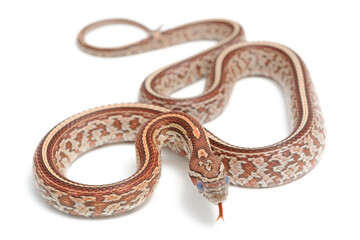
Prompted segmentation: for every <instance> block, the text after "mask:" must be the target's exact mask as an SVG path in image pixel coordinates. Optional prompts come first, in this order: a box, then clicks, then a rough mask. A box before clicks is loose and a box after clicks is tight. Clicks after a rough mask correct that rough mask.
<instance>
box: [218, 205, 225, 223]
mask: <svg viewBox="0 0 360 240" xmlns="http://www.w3.org/2000/svg"><path fill="white" fill-rule="evenodd" d="M218 206H219V216H218V218H217V219H216V221H217V220H219V219H220V218H221V219H222V220H223V221H224V214H223V208H222V204H221V203H219V204H218Z"/></svg>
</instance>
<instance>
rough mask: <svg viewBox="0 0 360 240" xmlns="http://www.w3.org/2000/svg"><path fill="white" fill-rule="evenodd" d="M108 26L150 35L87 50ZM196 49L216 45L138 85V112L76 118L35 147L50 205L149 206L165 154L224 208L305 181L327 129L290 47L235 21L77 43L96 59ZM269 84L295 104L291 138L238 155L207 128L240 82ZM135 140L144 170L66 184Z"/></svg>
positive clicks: (81, 38) (82, 209)
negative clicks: (72, 173)
mask: <svg viewBox="0 0 360 240" xmlns="http://www.w3.org/2000/svg"><path fill="white" fill-rule="evenodd" d="M108 24H131V25H134V26H137V27H139V28H141V29H143V30H144V31H146V32H147V33H148V34H149V36H148V37H147V38H145V39H143V40H141V41H138V42H135V43H132V44H129V45H125V46H121V47H117V48H99V47H95V46H92V45H89V44H88V43H87V42H86V41H85V35H86V34H87V33H88V32H89V31H91V30H93V29H95V28H98V27H101V26H104V25H108ZM196 40H216V41H217V44H216V45H214V46H213V47H211V48H209V49H207V50H205V51H202V52H200V53H198V54H196V55H193V56H191V57H189V58H186V59H184V60H181V61H179V62H176V63H173V64H171V65H168V66H166V67H163V68H161V69H159V70H157V71H155V72H153V73H152V74H150V75H149V76H148V77H147V78H146V79H145V81H144V82H143V84H142V85H141V89H140V94H139V103H124V104H112V105H106V106H101V107H96V108H93V109H90V110H87V111H84V112H81V113H79V114H76V115H74V116H72V117H70V118H68V119H66V120H64V121H63V122H61V123H60V124H58V125H57V126H55V127H54V128H53V129H52V130H50V132H49V133H48V134H46V136H45V137H44V138H43V139H42V141H41V142H40V144H39V145H38V147H37V149H36V151H35V155H34V164H33V172H34V176H35V181H36V185H37V188H38V190H39V192H40V194H41V195H42V197H43V198H45V199H46V200H47V201H48V202H49V203H50V205H52V206H54V207H55V208H57V209H58V210H60V211H62V212H65V213H69V214H71V215H76V216H86V217H98V216H109V215H114V214H118V213H121V212H125V211H127V210H129V209H132V208H134V207H136V206H138V205H140V204H141V203H143V202H144V201H145V200H146V199H148V198H149V197H150V196H151V194H152V192H153V190H154V188H155V186H156V185H157V183H158V181H159V178H160V172H161V155H160V150H161V148H162V147H168V148H170V149H171V150H173V151H175V152H176V153H179V154H181V155H182V156H185V157H186V158H188V159H189V167H188V175H189V177H190V180H191V182H192V183H193V185H194V186H195V187H196V188H197V190H198V191H199V193H200V194H201V195H202V196H204V197H205V198H206V199H208V200H209V201H210V202H212V203H214V204H217V205H218V206H219V212H220V213H219V217H221V218H222V205H221V204H222V202H223V201H225V200H226V198H227V194H228V186H229V185H230V184H231V185H236V186H240V187H249V188H263V187H271V186H279V185H282V184H285V183H289V182H291V181H294V180H296V179H298V178H300V177H301V176H303V175H305V174H306V173H308V172H309V171H310V170H311V169H312V168H313V167H314V166H316V164H317V163H318V161H319V159H320V155H321V153H322V151H323V149H324V146H325V129H324V121H323V118H322V115H321V111H320V107H319V103H318V99H317V96H316V93H315V90H314V87H313V84H312V82H311V79H310V76H309V73H308V71H307V69H306V66H305V64H304V62H303V61H302V60H301V59H300V57H299V56H298V55H297V54H296V53H295V52H293V51H292V50H290V49H289V48H287V47H285V46H283V45H280V44H277V43H269V42H247V41H245V35H244V31H243V29H242V27H241V26H240V25H239V24H238V23H236V22H233V21H229V20H216V19H214V20H204V21H197V22H192V23H189V24H185V25H181V26H178V27H176V28H172V29H170V30H166V31H160V29H157V30H155V31H152V30H150V29H148V28H146V27H145V26H143V25H141V24H139V23H136V22H133V21H130V20H125V19H110V20H103V21H99V22H96V23H93V24H90V25H88V26H87V27H85V28H84V29H83V30H81V32H80V33H79V35H78V45H79V47H80V48H81V49H82V50H83V51H85V52H87V53H89V54H93V55H98V56H104V57H114V56H126V55H131V54H137V53H141V52H146V51H150V50H154V49H159V48H164V47H168V46H172V45H176V44H181V43H184V42H189V41H196ZM249 76H263V77H266V78H270V79H273V80H274V81H276V82H278V83H279V84H280V85H281V86H282V88H283V89H284V92H285V94H286V98H287V100H288V102H289V107H290V115H291V121H292V132H291V133H290V135H289V136H288V137H286V138H285V139H283V140H282V141H280V142H277V143H275V144H272V145H269V146H265V147H258V148H243V147H238V146H235V145H232V144H229V143H226V142H225V141H223V140H221V139H219V138H217V137H216V136H215V135H214V134H212V133H210V132H209V131H208V130H206V129H205V128H203V127H202V125H201V124H202V123H206V122H208V121H210V120H212V119H214V118H216V117H217V116H219V115H220V114H221V112H222V111H223V110H224V108H225V106H226V104H227V103H228V100H229V97H230V95H231V91H232V89H233V86H234V84H235V82H236V81H237V80H238V79H241V78H245V77H249ZM202 78H206V86H205V90H204V92H203V93H202V94H200V95H199V96H196V97H191V98H182V99H178V98H172V97H170V94H171V93H173V92H175V91H177V90H179V89H181V88H183V87H186V86H188V85H190V84H192V83H194V82H196V81H198V80H200V79H202ZM128 141H134V142H135V144H136V156H137V171H136V173H134V174H133V175H132V176H130V177H128V178H126V179H124V180H122V181H119V182H115V183H111V184H106V185H87V184H81V183H77V182H74V181H72V180H70V179H68V178H66V177H65V175H66V171H67V169H68V167H69V165H70V164H71V163H72V162H73V161H74V160H75V159H76V158H78V157H79V156H80V155H82V154H83V153H85V152H87V151H89V150H91V149H93V148H96V147H99V146H102V145H105V144H109V143H120V142H128Z"/></svg>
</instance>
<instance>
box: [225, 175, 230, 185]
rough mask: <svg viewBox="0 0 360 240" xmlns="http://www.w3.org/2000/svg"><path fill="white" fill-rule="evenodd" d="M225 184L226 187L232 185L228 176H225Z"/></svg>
mask: <svg viewBox="0 0 360 240" xmlns="http://www.w3.org/2000/svg"><path fill="white" fill-rule="evenodd" d="M225 183H226V185H229V184H230V178H229V177H228V176H225Z"/></svg>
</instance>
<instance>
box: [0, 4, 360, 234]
mask: <svg viewBox="0 0 360 240" xmlns="http://www.w3.org/2000/svg"><path fill="white" fill-rule="evenodd" d="M334 2H335V1H304V0H302V1H297V2H295V1H225V0H221V1H210V0H207V1H195V0H193V1H184V0H181V1H155V0H151V1H135V0H133V1H130V0H129V1H97V2H95V1H36V0H32V1H2V2H1V3H0V27H1V28H0V61H1V65H0V84H1V85H0V98H1V99H0V104H1V105H0V106H1V112H0V113H1V118H0V121H1V124H0V126H1V132H0V133H1V137H0V141H1V155H0V156H1V173H0V179H1V192H0V194H1V197H0V207H1V210H0V215H1V220H2V223H1V225H0V226H1V231H0V238H1V239H15V238H16V239H20V237H27V238H28V239H33V238H37V239H65V238H68V239H75V238H77V239H95V238H101V239H107V238H112V239H124V238H131V239H142V238H145V237H150V238H151V239H155V238H158V239H165V238H170V239H173V238H174V239H199V238H207V239H219V238H221V239H230V238H231V239H329V238H330V239H359V238H360V233H359V223H360V220H359V216H360V207H359V202H360V197H359V192H360V191H359V183H360V182H359V174H360V172H359V171H360V170H359V169H360V154H359V152H358V149H359V145H360V141H359V134H360V131H359V123H360V118H359V107H358V105H359V102H360V101H359V100H360V97H359V90H360V77H359V65H360V61H359V54H360V48H359V43H360V37H359V26H358V25H359V23H360V17H359V11H358V10H359V7H358V6H356V4H355V3H356V1H352V2H351V1H338V3H334ZM113 17H115V18H118V17H120V18H130V19H133V20H136V21H138V22H141V23H144V24H145V25H147V26H148V27H150V28H152V29H155V28H157V27H158V26H159V25H161V24H163V25H164V26H163V29H168V28H171V27H175V26H178V25H180V24H183V23H187V22H191V21H194V20H201V19H206V18H227V19H232V20H234V21H237V22H239V23H240V24H241V25H242V26H243V27H244V29H245V32H246V37H247V40H249V41H255V40H265V41H274V42H278V43H282V44H284V45H287V46H289V47H290V48H292V49H294V50H295V51H296V52H297V53H299V54H300V56H301V57H302V58H303V59H304V61H305V63H306V64H307V66H308V68H309V70H310V73H311V76H312V79H313V81H314V84H315V87H316V89H317V92H318V96H319V98H320V102H321V106H322V109H323V113H324V118H325V120H326V127H327V133H328V136H327V147H326V150H325V152H324V155H323V158H322V161H321V162H320V163H319V165H318V166H317V167H316V168H315V169H314V170H313V171H312V172H311V173H309V174H308V175H306V176H305V177H304V178H302V179H300V180H298V181H296V182H293V183H291V184H288V185H285V186H282V187H277V188H270V189H257V190H254V189H244V188H238V187H231V188H230V194H229V198H228V200H227V201H226V202H225V203H224V214H225V220H226V222H225V223H224V222H217V223H216V222H215V219H216V217H217V208H216V206H213V205H210V203H208V202H207V201H206V200H204V199H202V198H201V197H200V196H199V195H198V194H197V192H196V190H195V188H193V187H192V185H191V183H190V181H189V180H188V177H187V173H186V160H184V159H182V158H181V157H178V156H177V155H175V154H173V153H171V152H169V151H165V152H164V153H163V158H164V166H163V171H162V177H161V179H160V183H159V185H158V187H157V189H156V190H155V193H154V195H153V196H152V198H151V199H150V200H149V201H147V203H145V204H144V205H143V206H142V207H139V208H138V209H136V210H134V211H131V212H130V213H129V214H125V215H122V216H114V217H109V218H102V219H85V218H79V217H71V216H68V215H65V214H63V213H60V212H58V211H57V210H55V209H53V208H52V207H50V206H48V204H47V203H46V202H45V201H44V200H43V199H42V198H41V197H40V196H39V194H37V192H36V189H35V186H34V181H33V177H32V156H33V152H34V150H35V148H36V145H37V144H38V142H39V141H40V139H41V138H42V137H43V136H44V135H45V134H46V132H47V131H48V130H50V129H51V128H52V127H53V126H54V125H56V124H57V123H58V122H60V121H62V120H63V119H65V118H67V117H69V116H71V115H73V114H75V113H77V112H80V111H83V110H86V109H89V108H92V107H95V106H100V105H104V104H109V103H118V102H135V101H137V95H138V90H139V87H140V84H141V82H142V80H143V79H144V78H145V77H146V76H147V75H149V74H150V73H151V72H152V71H154V70H156V69H158V68H160V67H162V66H165V65H167V64H169V63H171V62H174V61H177V60H180V59H182V58H185V57H187V56H190V55H192V54H194V53H195V52H197V51H200V50H203V49H206V48H207V47H209V46H212V45H213V44H214V42H205V41H203V42H196V43H189V44H184V45H181V46H177V47H172V48H168V49H163V50H158V51H153V52H149V53H145V54H141V55H136V56H130V57H125V58H99V57H93V56H89V55H87V54H84V53H83V52H81V51H80V50H79V49H78V48H77V46H76V44H75V39H76V35H77V33H78V31H79V30H80V29H81V28H82V27H84V26H85V25H87V24H89V23H90V22H93V21H97V20H101V19H105V18H113ZM144 36H145V34H144V33H143V32H141V31H139V30H137V29H134V28H131V27H125V26H113V27H108V28H104V29H101V30H98V31H95V32H93V33H92V34H91V35H89V38H88V39H89V41H90V42H91V43H94V44H101V45H103V46H115V45H117V44H119V45H121V44H124V43H128V42H131V41H134V40H137V39H140V38H142V37H144ZM203 86H204V85H203V81H201V82H199V83H198V84H195V85H194V86H192V87H190V88H189V89H187V90H184V91H182V92H178V93H176V94H175V95H174V96H182V97H185V96H191V95H195V94H199V93H200V92H201V88H202V87H203ZM205 126H206V127H207V128H208V129H209V130H211V131H212V132H213V133H214V134H216V135H218V136H219V137H220V138H222V139H224V140H226V141H228V142H230V143H233V144H236V145H240V146H252V147H255V146H263V145H267V144H271V143H274V142H276V141H279V140H281V139H282V138H284V137H286V135H287V134H288V133H289V132H290V128H289V124H288V119H287V113H286V108H285V104H284V96H283V93H282V90H281V89H280V88H279V87H278V86H277V85H276V84H275V83H273V82H272V81H270V80H267V79H262V78H248V79H244V80H241V81H239V82H238V83H237V84H236V87H235V89H234V91H233V95H232V97H231V100H230V104H229V106H228V107H227V109H226V110H225V112H224V114H223V115H222V116H220V117H219V118H218V119H216V120H214V121H213V122H211V123H209V124H206V125H205ZM134 171H135V151H134V146H133V145H132V144H127V145H120V146H119V145H113V146H109V147H105V148H102V149H99V150H96V151H92V152H90V153H89V154H86V155H85V156H83V157H81V158H80V159H78V160H77V161H76V162H75V163H74V164H73V165H72V166H71V167H70V170H69V173H68V177H69V178H71V179H73V180H76V181H80V182H83V183H97V184H101V183H109V182H114V181H117V180H121V179H123V178H125V177H127V176H129V175H130V174H132V173H133V172H134ZM4 237H5V238H4Z"/></svg>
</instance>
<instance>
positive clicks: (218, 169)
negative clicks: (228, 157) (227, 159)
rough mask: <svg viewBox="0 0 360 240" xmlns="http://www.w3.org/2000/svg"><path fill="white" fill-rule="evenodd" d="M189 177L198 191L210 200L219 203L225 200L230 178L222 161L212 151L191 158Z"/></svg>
mask: <svg viewBox="0 0 360 240" xmlns="http://www.w3.org/2000/svg"><path fill="white" fill-rule="evenodd" d="M189 177H190V179H191V181H192V183H193V184H194V186H195V187H196V188H197V190H198V192H199V193H200V194H201V195H202V196H203V197H205V198H206V199H208V200H209V201H210V202H212V203H214V204H219V203H222V202H224V201H225V200H226V198H227V195H228V188H229V184H230V179H229V177H228V176H226V170H225V167H224V165H223V164H222V162H221V161H220V160H218V159H217V158H216V157H215V156H214V155H213V154H212V153H211V154H203V155H201V157H198V156H193V157H192V158H191V160H190V164H189Z"/></svg>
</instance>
